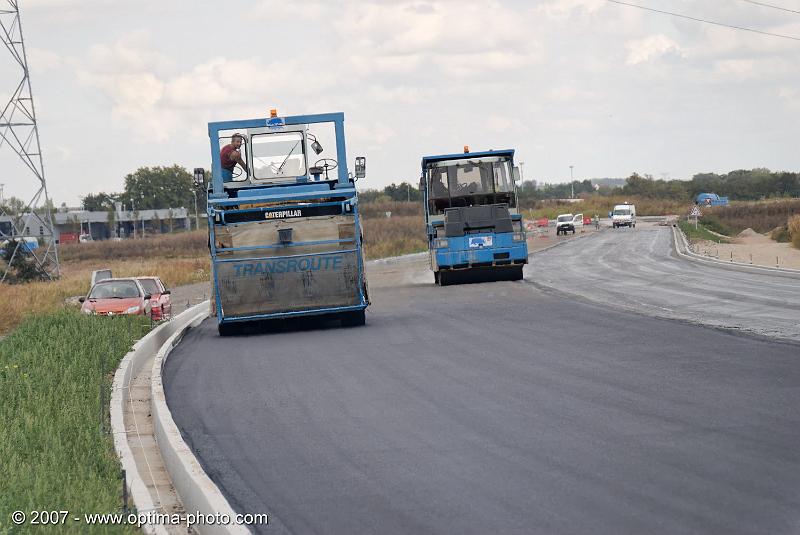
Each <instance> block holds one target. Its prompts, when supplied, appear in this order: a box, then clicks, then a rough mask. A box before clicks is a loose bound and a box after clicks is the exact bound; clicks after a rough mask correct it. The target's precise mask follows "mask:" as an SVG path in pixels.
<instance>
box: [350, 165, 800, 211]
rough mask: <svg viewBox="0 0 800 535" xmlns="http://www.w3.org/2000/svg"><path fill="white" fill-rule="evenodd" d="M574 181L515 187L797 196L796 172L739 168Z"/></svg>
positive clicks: (395, 187)
mask: <svg viewBox="0 0 800 535" xmlns="http://www.w3.org/2000/svg"><path fill="white" fill-rule="evenodd" d="M597 182H600V183H599V184H596V183H595V182H593V181H592V180H575V181H573V182H565V183H561V184H540V183H538V182H537V181H535V180H525V181H524V182H522V183H521V184H520V185H519V186H518V188H517V195H518V197H519V200H520V202H522V203H528V202H535V201H540V200H546V199H567V198H570V197H572V196H573V195H574V196H575V197H576V198H577V197H587V196H591V195H601V196H611V195H631V196H633V195H636V196H640V197H648V198H654V199H656V198H658V199H673V200H686V201H689V200H691V199H694V198H695V196H697V194H698V193H716V194H718V195H720V196H722V197H729V198H730V199H731V200H735V201H736V200H738V201H755V200H760V199H767V198H775V197H800V173H792V172H787V171H770V170H769V169H765V168H756V169H750V170H745V169H739V170H736V171H731V172H729V173H725V174H716V173H698V174H696V175H694V176H693V177H692V178H691V180H678V179H673V180H663V179H659V180H656V179H654V178H653V177H652V176H651V175H647V174H645V175H640V174H639V173H633V174H632V175H631V176H629V177H628V178H626V179H625V183H624V184H623V185H622V186H618V187H612V186H609V185H607V184H605V183H604V182H607V181H597ZM359 197H360V199H361V200H362V202H367V203H369V202H380V201H394V202H401V201H420V200H421V199H422V193H421V192H420V190H419V187H418V186H414V185H412V184H410V183H408V182H401V183H400V184H395V183H392V184H389V185H388V186H386V187H385V188H383V189H367V190H363V191H361V192H360V193H359Z"/></svg>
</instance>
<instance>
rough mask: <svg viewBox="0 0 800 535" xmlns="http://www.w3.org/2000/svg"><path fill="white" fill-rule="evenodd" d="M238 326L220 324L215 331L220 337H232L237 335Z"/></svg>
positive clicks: (236, 324)
mask: <svg viewBox="0 0 800 535" xmlns="http://www.w3.org/2000/svg"><path fill="white" fill-rule="evenodd" d="M239 329H240V325H239V324H238V323H220V324H219V325H217V330H218V331H219V335H220V336H234V335H236V334H239Z"/></svg>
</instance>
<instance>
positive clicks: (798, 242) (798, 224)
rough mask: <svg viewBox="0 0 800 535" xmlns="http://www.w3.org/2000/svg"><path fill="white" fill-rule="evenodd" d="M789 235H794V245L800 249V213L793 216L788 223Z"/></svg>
mask: <svg viewBox="0 0 800 535" xmlns="http://www.w3.org/2000/svg"><path fill="white" fill-rule="evenodd" d="M788 227H789V235H790V236H791V237H792V246H794V247H795V248H797V249H800V215H796V216H792V217H791V219H789V223H788Z"/></svg>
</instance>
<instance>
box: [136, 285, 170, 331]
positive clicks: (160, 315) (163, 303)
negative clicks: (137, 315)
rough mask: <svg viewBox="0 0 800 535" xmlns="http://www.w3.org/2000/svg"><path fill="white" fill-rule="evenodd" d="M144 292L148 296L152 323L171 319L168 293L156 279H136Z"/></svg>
mask: <svg viewBox="0 0 800 535" xmlns="http://www.w3.org/2000/svg"><path fill="white" fill-rule="evenodd" d="M136 280H137V281H139V284H141V285H142V288H144V291H145V292H147V293H149V294H150V314H151V315H152V317H153V320H154V321H160V320H164V319H169V318H170V317H172V302H171V301H170V297H169V296H170V291H169V290H167V288H166V286H164V283H163V282H161V279H159V278H158V277H136Z"/></svg>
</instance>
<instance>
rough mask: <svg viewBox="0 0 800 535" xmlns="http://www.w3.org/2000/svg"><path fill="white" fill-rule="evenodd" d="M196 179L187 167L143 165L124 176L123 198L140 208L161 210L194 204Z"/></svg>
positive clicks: (122, 199)
mask: <svg viewBox="0 0 800 535" xmlns="http://www.w3.org/2000/svg"><path fill="white" fill-rule="evenodd" d="M193 188H194V179H193V177H192V175H191V174H190V173H189V171H187V170H186V169H185V168H183V167H181V166H179V165H173V166H172V167H140V168H139V169H137V170H136V171H135V172H134V173H131V174H129V175H127V176H126V177H125V191H124V193H123V194H122V195H121V197H120V200H121V201H122V202H124V203H125V204H129V203H131V202H133V203H134V205H135V206H136V209H137V210H158V209H163V208H179V207H184V208H185V207H188V206H193V204H194V197H193V195H192V189H193Z"/></svg>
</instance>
